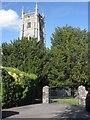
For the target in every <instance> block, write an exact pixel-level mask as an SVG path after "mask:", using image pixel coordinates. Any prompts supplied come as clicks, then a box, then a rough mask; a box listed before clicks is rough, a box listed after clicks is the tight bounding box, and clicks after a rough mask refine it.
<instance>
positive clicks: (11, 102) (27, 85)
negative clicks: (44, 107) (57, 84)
mask: <svg viewBox="0 0 90 120" xmlns="http://www.w3.org/2000/svg"><path fill="white" fill-rule="evenodd" d="M1 68H2V83H3V107H11V106H16V105H20V104H22V103H23V101H29V103H30V102H32V98H33V97H34V96H31V93H32V92H34V89H33V88H34V87H36V84H35V80H36V78H37V76H36V75H35V74H27V73H25V72H21V71H20V70H18V69H16V68H11V67H1ZM27 97H28V99H27ZM33 99H34V98H33Z"/></svg>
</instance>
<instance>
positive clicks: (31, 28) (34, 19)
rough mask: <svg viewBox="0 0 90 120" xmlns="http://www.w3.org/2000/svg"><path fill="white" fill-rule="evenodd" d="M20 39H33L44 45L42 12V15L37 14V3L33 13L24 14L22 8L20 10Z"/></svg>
mask: <svg viewBox="0 0 90 120" xmlns="http://www.w3.org/2000/svg"><path fill="white" fill-rule="evenodd" d="M22 37H28V38H29V37H31V38H32V37H35V38H37V41H41V42H42V43H44V44H45V31H44V12H42V15H40V14H39V10H38V5H37V3H36V7H35V12H30V13H27V14H25V12H24V7H23V8H22V17H21V25H20V39H21V38H22Z"/></svg>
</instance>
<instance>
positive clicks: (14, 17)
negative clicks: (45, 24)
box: [0, 9, 20, 29]
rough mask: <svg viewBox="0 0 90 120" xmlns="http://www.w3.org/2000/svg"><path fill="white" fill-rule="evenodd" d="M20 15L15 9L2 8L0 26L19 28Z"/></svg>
mask: <svg viewBox="0 0 90 120" xmlns="http://www.w3.org/2000/svg"><path fill="white" fill-rule="evenodd" d="M19 22H20V17H19V15H18V14H17V13H16V12H15V11H14V10H11V9H9V10H4V9H2V10H0V28H1V27H2V28H10V29H19Z"/></svg>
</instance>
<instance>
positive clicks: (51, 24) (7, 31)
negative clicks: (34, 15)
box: [0, 2, 88, 48]
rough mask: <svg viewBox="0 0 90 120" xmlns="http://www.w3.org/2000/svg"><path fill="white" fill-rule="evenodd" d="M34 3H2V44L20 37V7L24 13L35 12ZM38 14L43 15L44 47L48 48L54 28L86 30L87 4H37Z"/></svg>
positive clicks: (0, 24) (0, 23)
mask: <svg viewBox="0 0 90 120" xmlns="http://www.w3.org/2000/svg"><path fill="white" fill-rule="evenodd" d="M35 5H36V2H7V3H6V2H3V3H2V9H1V10H0V29H1V28H2V42H10V41H11V40H14V39H17V38H18V37H19V35H20V30H19V28H20V26H19V23H20V17H21V9H22V6H24V8H25V13H28V12H33V11H35ZM38 7H39V13H40V14H42V11H44V13H45V34H46V47H47V48H50V46H51V40H50V37H51V36H52V33H54V32H55V28H56V27H63V26H65V25H66V24H67V25H68V26H72V27H79V28H81V29H88V2H38Z"/></svg>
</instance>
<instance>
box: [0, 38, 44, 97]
mask: <svg viewBox="0 0 90 120" xmlns="http://www.w3.org/2000/svg"><path fill="white" fill-rule="evenodd" d="M2 51H3V56H2V61H3V66H7V67H15V68H18V69H19V70H21V71H24V72H27V73H34V74H36V75H37V90H36V91H38V93H36V94H39V93H40V91H41V89H42V87H43V86H44V85H45V84H46V82H45V78H44V77H45V76H44V75H42V74H43V66H44V64H45V60H44V56H45V54H46V48H45V47H44V45H43V44H42V43H41V42H37V39H35V38H30V39H29V40H28V38H26V37H25V38H22V40H20V39H17V40H14V41H11V43H8V44H7V43H3V44H2ZM40 96H41V93H40Z"/></svg>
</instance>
